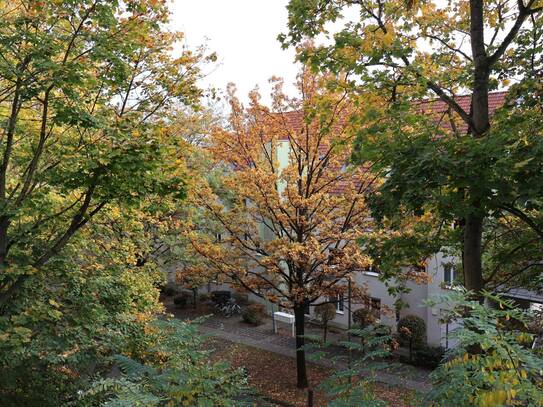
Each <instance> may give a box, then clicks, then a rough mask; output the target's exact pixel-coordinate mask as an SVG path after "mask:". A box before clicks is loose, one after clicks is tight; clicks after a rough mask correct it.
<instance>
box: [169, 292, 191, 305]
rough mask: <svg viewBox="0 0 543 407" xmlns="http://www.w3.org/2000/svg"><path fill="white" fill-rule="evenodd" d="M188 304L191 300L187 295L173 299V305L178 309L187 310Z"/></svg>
mask: <svg viewBox="0 0 543 407" xmlns="http://www.w3.org/2000/svg"><path fill="white" fill-rule="evenodd" d="M188 302H189V299H188V297H187V295H186V294H181V295H178V296H177V297H174V299H173V303H174V304H175V306H176V308H185V307H186V306H187V303H188Z"/></svg>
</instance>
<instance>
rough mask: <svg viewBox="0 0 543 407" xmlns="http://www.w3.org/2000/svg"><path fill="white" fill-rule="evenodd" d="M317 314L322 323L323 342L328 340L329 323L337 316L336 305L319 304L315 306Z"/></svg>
mask: <svg viewBox="0 0 543 407" xmlns="http://www.w3.org/2000/svg"><path fill="white" fill-rule="evenodd" d="M315 315H316V316H317V318H318V319H319V321H321V323H322V328H323V333H322V340H323V342H326V335H327V333H328V323H329V322H330V321H331V320H333V319H334V318H335V317H336V306H335V305H334V304H331V303H326V304H320V305H317V306H316V307H315Z"/></svg>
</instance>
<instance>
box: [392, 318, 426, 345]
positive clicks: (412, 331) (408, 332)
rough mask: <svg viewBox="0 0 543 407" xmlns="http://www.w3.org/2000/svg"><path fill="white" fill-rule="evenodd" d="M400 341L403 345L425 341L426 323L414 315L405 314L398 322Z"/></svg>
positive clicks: (419, 343)
mask: <svg viewBox="0 0 543 407" xmlns="http://www.w3.org/2000/svg"><path fill="white" fill-rule="evenodd" d="M398 335H399V338H400V343H401V344H402V345H404V346H411V345H412V346H420V345H422V344H424V343H425V342H426V323H425V322H424V320H423V319H422V318H420V317H417V316H416V315H407V316H405V317H403V318H401V319H400V321H399V322H398Z"/></svg>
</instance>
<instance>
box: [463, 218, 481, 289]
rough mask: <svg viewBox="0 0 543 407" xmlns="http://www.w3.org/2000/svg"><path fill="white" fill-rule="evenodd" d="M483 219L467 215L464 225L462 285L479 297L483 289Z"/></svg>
mask: <svg viewBox="0 0 543 407" xmlns="http://www.w3.org/2000/svg"><path fill="white" fill-rule="evenodd" d="M482 237H483V217H482V216H480V215H469V216H467V217H466V224H465V225H464V280H465V281H464V284H465V286H466V288H467V289H468V290H471V291H473V292H474V293H475V295H476V296H479V294H480V292H481V290H482V289H483V286H484V282H483V270H482V259H481V255H482V245H481V241H482Z"/></svg>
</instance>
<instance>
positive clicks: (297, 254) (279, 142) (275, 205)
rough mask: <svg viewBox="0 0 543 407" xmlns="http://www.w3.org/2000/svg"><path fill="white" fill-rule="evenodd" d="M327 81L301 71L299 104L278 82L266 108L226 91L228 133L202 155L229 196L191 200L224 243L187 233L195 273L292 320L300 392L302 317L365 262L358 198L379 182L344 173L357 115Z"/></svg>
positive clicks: (205, 188) (206, 188) (221, 132)
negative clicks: (206, 273) (209, 273)
mask: <svg viewBox="0 0 543 407" xmlns="http://www.w3.org/2000/svg"><path fill="white" fill-rule="evenodd" d="M331 79H332V78H328V77H324V76H316V75H313V74H311V73H310V72H309V70H305V71H304V72H303V73H302V74H301V75H300V77H299V82H298V90H299V92H300V98H299V99H291V98H289V97H287V96H286V95H285V94H284V93H283V92H282V89H281V85H282V84H281V81H278V80H276V81H275V86H274V91H273V94H272V97H273V104H272V107H271V108H269V107H266V106H264V105H262V104H261V103H260V101H259V95H258V93H257V92H253V93H251V95H250V103H249V106H248V107H247V108H245V107H244V106H243V105H242V104H241V103H240V102H239V100H238V99H237V98H236V97H235V95H234V92H233V89H230V105H231V109H232V110H231V114H230V120H229V125H228V126H227V128H226V129H220V128H219V129H216V130H215V131H214V132H213V134H212V136H211V137H210V140H209V147H208V150H209V152H210V154H212V157H213V158H214V160H216V162H217V163H223V164H227V166H228V167H227V168H226V169H225V172H224V175H223V177H222V180H221V182H222V185H223V188H224V189H225V190H226V191H227V192H225V193H224V194H223V195H222V196H220V194H218V193H216V192H214V188H212V187H210V185H209V184H205V183H203V184H202V185H200V187H197V188H195V189H194V191H193V192H192V194H193V195H192V200H193V202H194V205H195V206H196V207H200V208H204V210H205V212H206V216H207V217H208V219H213V220H214V221H215V222H217V223H218V224H219V225H220V227H221V229H222V236H221V237H222V238H221V240H220V241H218V240H217V239H216V238H215V236H210V235H209V234H205V233H200V231H199V230H198V225H197V224H195V223H193V224H190V225H188V236H190V238H191V240H192V243H193V246H194V248H195V250H196V251H197V253H199V254H200V256H201V257H202V259H203V263H202V267H205V268H207V269H208V270H214V271H215V272H217V273H218V274H219V275H220V276H221V278H222V279H223V280H224V281H227V282H229V283H231V284H232V285H234V286H238V287H240V288H243V289H245V290H248V291H250V292H252V293H254V294H256V295H258V296H260V297H261V298H264V299H266V300H269V301H271V302H272V303H275V304H278V305H279V306H281V307H284V308H287V309H291V310H293V311H294V316H295V325H296V347H297V353H296V355H297V378H298V380H297V383H298V387H306V386H307V384H308V383H307V375H306V368H305V354H304V350H303V346H304V336H303V335H304V310H305V309H306V307H308V306H310V305H313V304H318V303H322V302H327V301H335V298H337V295H338V294H339V293H342V292H344V291H345V282H346V279H347V278H349V277H350V276H352V275H353V273H354V272H355V271H357V270H361V269H365V268H367V266H368V265H369V264H370V262H371V260H370V258H369V257H368V256H367V255H366V254H364V253H363V251H362V250H361V247H360V245H359V244H358V243H357V240H358V239H359V238H360V237H361V236H363V235H364V234H365V233H368V228H370V227H371V220H370V218H369V215H368V210H367V207H366V204H365V197H366V194H367V193H368V192H369V191H370V190H371V189H372V188H374V187H375V185H376V184H377V182H378V180H377V179H376V177H374V176H371V175H370V172H369V166H364V167H360V166H352V165H350V163H349V157H350V155H351V152H352V141H353V136H354V133H353V131H354V128H353V126H352V123H351V122H350V121H349V120H347V118H348V117H349V114H351V113H352V112H353V111H356V109H357V106H356V103H354V102H353V101H352V100H349V99H348V98H346V97H345V92H344V90H343V89H342V87H341V81H338V80H334V81H331ZM325 85H328V86H325Z"/></svg>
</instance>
